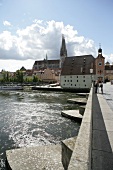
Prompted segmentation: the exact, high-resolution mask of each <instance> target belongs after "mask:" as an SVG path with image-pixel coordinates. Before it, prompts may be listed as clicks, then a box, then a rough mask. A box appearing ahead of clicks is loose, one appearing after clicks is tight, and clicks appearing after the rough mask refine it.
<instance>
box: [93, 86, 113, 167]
mask: <svg viewBox="0 0 113 170" xmlns="http://www.w3.org/2000/svg"><path fill="white" fill-rule="evenodd" d="M103 89H104V94H101V93H98V94H95V93H94V94H93V107H92V109H93V110H92V112H93V127H92V163H91V164H92V167H91V169H92V170H113V85H111V84H110V83H107V84H104V88H103Z"/></svg>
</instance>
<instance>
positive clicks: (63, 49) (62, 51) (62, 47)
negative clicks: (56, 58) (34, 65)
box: [60, 34, 67, 57]
mask: <svg viewBox="0 0 113 170" xmlns="http://www.w3.org/2000/svg"><path fill="white" fill-rule="evenodd" d="M60 56H66V57H67V49H66V43H65V37H64V35H63V34H62V44H61V49H60Z"/></svg>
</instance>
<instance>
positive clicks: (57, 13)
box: [0, 0, 113, 71]
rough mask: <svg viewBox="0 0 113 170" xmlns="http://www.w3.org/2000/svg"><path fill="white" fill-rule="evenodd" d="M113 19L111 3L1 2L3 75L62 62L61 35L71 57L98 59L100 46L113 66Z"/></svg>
mask: <svg viewBox="0 0 113 170" xmlns="http://www.w3.org/2000/svg"><path fill="white" fill-rule="evenodd" d="M112 18H113V1H112V0H19V1H17V0H0V71H1V69H5V70H8V71H15V70H16V69H20V68H21V67H22V66H25V68H27V69H31V68H32V65H33V63H34V61H35V60H40V59H44V58H45V56H46V53H47V55H48V58H49V59H55V58H59V51H60V46H61V37H62V34H64V36H65V39H66V45H67V51H68V55H69V56H71V55H82V54H92V55H93V56H94V57H96V56H97V50H98V47H99V43H101V47H102V49H103V56H105V57H106V61H109V62H111V63H112V62H113V40H112V35H113V19H112Z"/></svg>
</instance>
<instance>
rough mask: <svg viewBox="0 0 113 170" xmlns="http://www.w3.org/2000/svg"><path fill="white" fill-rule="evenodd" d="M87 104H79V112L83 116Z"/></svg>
mask: <svg viewBox="0 0 113 170" xmlns="http://www.w3.org/2000/svg"><path fill="white" fill-rule="evenodd" d="M85 108H86V106H79V113H80V114H81V115H82V116H83V115H84V112H85Z"/></svg>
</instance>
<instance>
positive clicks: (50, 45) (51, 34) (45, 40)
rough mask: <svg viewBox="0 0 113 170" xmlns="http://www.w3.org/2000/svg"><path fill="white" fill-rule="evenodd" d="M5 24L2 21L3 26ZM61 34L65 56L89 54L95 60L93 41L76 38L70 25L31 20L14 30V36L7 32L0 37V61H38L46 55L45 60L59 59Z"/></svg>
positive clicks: (75, 33)
mask: <svg viewBox="0 0 113 170" xmlns="http://www.w3.org/2000/svg"><path fill="white" fill-rule="evenodd" d="M8 24H9V25H10V23H9V22H8V21H4V25H8ZM62 34H64V36H65V39H66V46H67V51H68V56H72V55H83V54H92V55H94V56H95V57H96V53H97V51H96V48H95V44H94V41H93V40H91V39H87V38H85V37H84V36H79V35H78V32H77V30H75V29H74V27H73V26H71V25H66V26H65V25H64V23H63V22H55V21H54V20H51V21H47V22H44V21H42V20H34V21H33V23H32V24H31V25H29V26H27V27H26V28H24V29H18V30H17V31H16V33H15V35H13V34H12V33H11V32H10V31H3V32H2V33H1V34H0V59H13V60H27V59H31V60H40V59H44V58H45V56H46V53H47V55H48V58H49V59H59V58H60V47H61V41H62Z"/></svg>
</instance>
